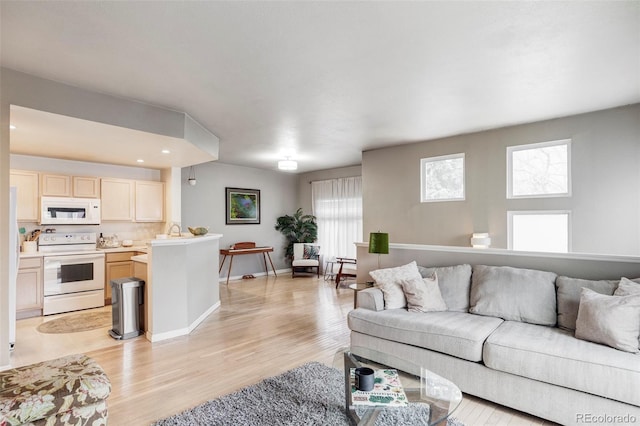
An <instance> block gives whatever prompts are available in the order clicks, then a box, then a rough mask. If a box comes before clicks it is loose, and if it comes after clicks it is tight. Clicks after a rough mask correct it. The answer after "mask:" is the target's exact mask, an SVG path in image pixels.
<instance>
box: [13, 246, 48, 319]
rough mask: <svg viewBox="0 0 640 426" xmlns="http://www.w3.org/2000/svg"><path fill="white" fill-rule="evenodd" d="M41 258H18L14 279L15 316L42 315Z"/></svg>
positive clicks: (18, 317)
mask: <svg viewBox="0 0 640 426" xmlns="http://www.w3.org/2000/svg"><path fill="white" fill-rule="evenodd" d="M43 285H44V284H43V282H42V258H41V257H33V258H23V259H20V265H19V267H18V279H17V281H16V318H17V319H22V318H30V317H38V316H41V315H42V301H43Z"/></svg>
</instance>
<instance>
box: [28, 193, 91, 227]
mask: <svg viewBox="0 0 640 426" xmlns="http://www.w3.org/2000/svg"><path fill="white" fill-rule="evenodd" d="M40 225H100V199H99V198H67V197H41V198H40Z"/></svg>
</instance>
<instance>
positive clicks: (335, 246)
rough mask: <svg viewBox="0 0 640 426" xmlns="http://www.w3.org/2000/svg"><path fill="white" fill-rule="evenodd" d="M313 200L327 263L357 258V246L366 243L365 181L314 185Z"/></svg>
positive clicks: (322, 251) (320, 182)
mask: <svg viewBox="0 0 640 426" xmlns="http://www.w3.org/2000/svg"><path fill="white" fill-rule="evenodd" d="M311 197H312V200H313V214H314V215H315V216H316V219H317V222H318V243H319V244H320V252H321V253H322V255H323V257H324V259H325V260H329V259H331V258H332V257H336V256H340V257H353V258H355V257H356V246H355V244H354V243H355V242H360V241H362V177H360V176H356V177H348V178H340V179H329V180H323V181H316V182H312V183H311Z"/></svg>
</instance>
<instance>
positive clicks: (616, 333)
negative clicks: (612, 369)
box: [575, 288, 640, 353]
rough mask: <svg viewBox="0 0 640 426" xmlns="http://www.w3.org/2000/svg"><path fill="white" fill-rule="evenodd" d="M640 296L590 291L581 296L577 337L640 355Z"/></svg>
mask: <svg viewBox="0 0 640 426" xmlns="http://www.w3.org/2000/svg"><path fill="white" fill-rule="evenodd" d="M638 335H640V294H633V295H631V296H605V295H602V294H599V293H597V292H595V291H593V290H589V289H588V288H583V289H582V293H581V295H580V306H579V308H578V319H577V321H576V334H575V336H576V338H578V339H582V340H588V341H590V342H595V343H603V344H605V345H608V346H611V347H612V348H616V349H620V350H621V351H626V352H632V353H637V352H638Z"/></svg>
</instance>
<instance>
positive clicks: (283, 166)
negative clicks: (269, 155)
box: [278, 157, 298, 170]
mask: <svg viewBox="0 0 640 426" xmlns="http://www.w3.org/2000/svg"><path fill="white" fill-rule="evenodd" d="M278 169H280V170H297V169H298V162H297V161H295V160H292V159H291V158H290V157H285V160H280V161H278Z"/></svg>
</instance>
